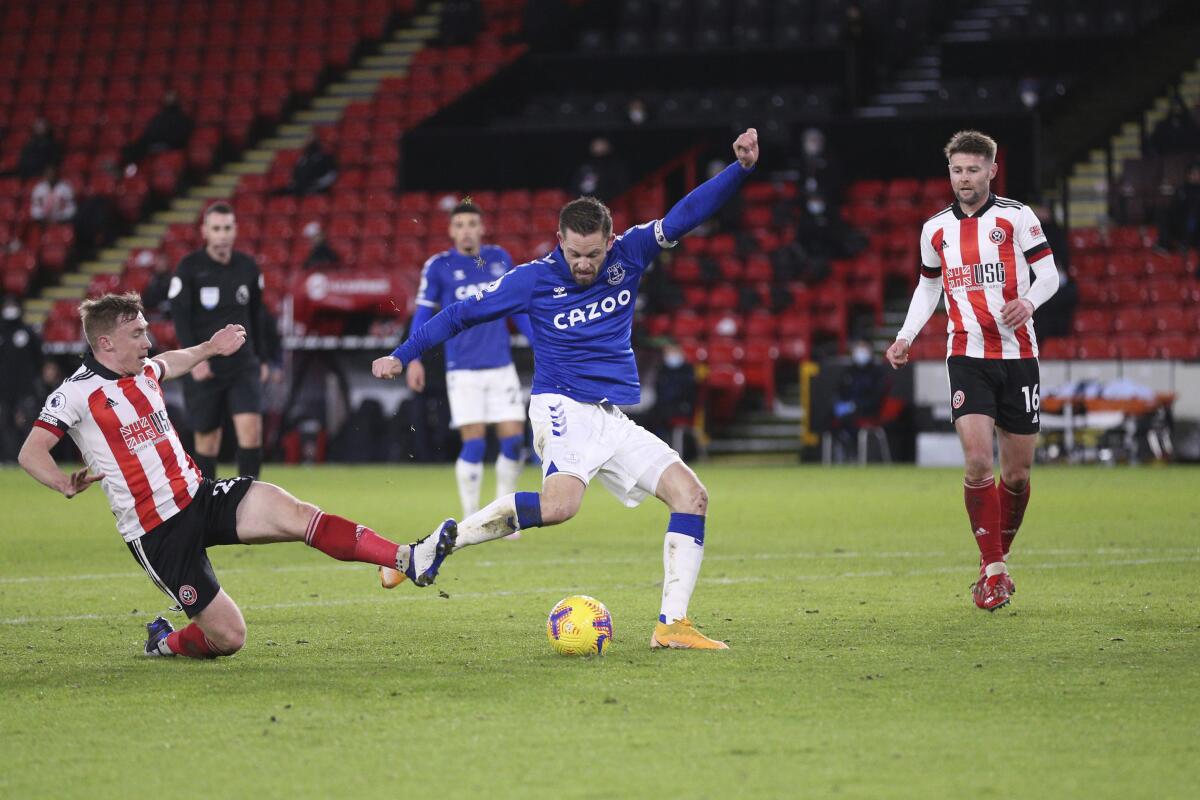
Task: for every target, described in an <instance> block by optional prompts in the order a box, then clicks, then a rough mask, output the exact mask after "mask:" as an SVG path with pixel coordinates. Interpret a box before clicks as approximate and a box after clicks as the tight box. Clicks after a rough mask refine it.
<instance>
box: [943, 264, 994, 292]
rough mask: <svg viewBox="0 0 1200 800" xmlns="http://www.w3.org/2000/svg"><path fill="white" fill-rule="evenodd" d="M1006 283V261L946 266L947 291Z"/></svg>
mask: <svg viewBox="0 0 1200 800" xmlns="http://www.w3.org/2000/svg"><path fill="white" fill-rule="evenodd" d="M1003 285H1004V262H1003V261H995V262H991V263H988V264H964V265H963V266H961V267H947V268H946V291H948V292H952V291H954V290H955V289H966V290H967V291H968V292H974V291H978V290H980V289H986V288H987V287H989V286H1003Z"/></svg>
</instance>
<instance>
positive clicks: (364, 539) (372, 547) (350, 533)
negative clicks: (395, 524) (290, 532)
mask: <svg viewBox="0 0 1200 800" xmlns="http://www.w3.org/2000/svg"><path fill="white" fill-rule="evenodd" d="M304 543H305V544H307V545H308V546H309V547H315V548H316V549H318V550H320V551H321V552H322V553H324V554H325V555H327V556H331V557H333V558H336V559H337V560H338V561H361V562H363V563H364V564H378V565H379V566H381V567H391V568H392V569H395V568H396V556H397V553H398V552H399V550H400V545H398V544H396V543H395V542H392V541H388V540H387V539H385V538H383V537H382V536H380V535H379V534H377V533H375V531H373V530H371V529H370V528H367V527H364V526H362V525H359V524H358V523H356V522H351V521H350V520H348V519H346V518H345V517H339V516H337V515H336V514H326V513H325V512H323V511H318V512H317V513H316V514H314V515H313V518H312V521H310V522H309V523H308V532H307V533H305V535H304Z"/></svg>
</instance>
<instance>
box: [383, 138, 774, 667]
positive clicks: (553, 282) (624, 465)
mask: <svg viewBox="0 0 1200 800" xmlns="http://www.w3.org/2000/svg"><path fill="white" fill-rule="evenodd" d="M733 150H734V154H735V156H736V157H737V161H736V162H734V163H732V164H730V165H729V166H728V167H726V168H725V170H724V171H722V172H721V173H720V174H718V175H717V176H716V177H714V178H712V179H711V180H709V181H707V182H705V183H703V184H701V185H700V186H698V187H696V189H694V190H693V191H692V192H691V193H689V194H688V195H687V196H686V197H684V198H683V199H682V200H681V201H679V203H677V204H676V205H675V206H674V207H673V208H672V209H671V210H670V211H668V212H667V214H666V216H664V217H663V218H662V219H660V220H655V221H652V222H647V223H645V224H644V225H638V226H636V227H633V228H630V229H629V230H627V231H625V233H623V234H621V235H619V236H617V235H614V233H613V230H612V216H611V214H610V213H609V211H608V209H607V208H606V207H605V206H604V204H603V203H601V202H600V201H598V200H596V199H595V198H591V197H581V198H579V199H578V200H573V201H571V202H570V203H567V204H566V205H565V206H563V209H562V211H561V213H560V214H559V225H558V242H559V246H558V247H557V248H556V249H555V250H554V251H553V252H551V253H549V254H548V255H546V256H545V257H544V258H540V259H538V260H537V261H532V262H530V263H527V264H522V265H521V266H519V267H516V268H515V269H513V270H512V271H510V272H508V273H506V274H505V275H504V276H503V277H501V278H499V279H498V280H496V281H495V282H493V283H491V284H490V285H488V286H487V287H485V288H484V289H482V290H481V291H480V292H479V293H478V294H476V295H474V296H472V297H468V298H467V299H465V300H462V301H460V302H457V303H454V304H453V305H450V306H447V307H445V308H443V309H442V310H441V311H440V312H439V313H438V314H437V315H436V316H434V317H433V318H432V319H431V320H430V321H429V322H428V323H426V324H425V325H424V326H422V327H421V328H419V329H415V330H414V331H413V332H412V334H411V335H410V336H409V338H408V340H407V341H405V342H404V343H403V344H402V345H400V347H398V348H396V350H394V351H393V352H392V353H391V354H390V355H386V356H383V357H382V358H379V359H376V360H375V362H374V363H373V364H372V366H371V369H372V372H373V374H374V375H375V376H376V377H378V378H384V379H393V378H395V377H397V376H399V375H400V374H401V373H402V372H403V371H404V368H405V366H406V365H408V364H410V363H412V361H413V360H414V359H416V358H417V357H419V356H420V354H421V353H423V352H424V351H425V350H427V349H428V348H430V347H433V346H435V345H437V344H438V343H440V342H444V341H446V340H447V339H449V338H450V337H452V336H455V335H456V334H458V333H460V332H461V331H464V330H466V329H468V328H471V327H473V326H475V325H479V324H482V323H486V322H489V321H491V320H499V319H503V318H505V317H509V316H512V315H513V314H520V313H527V314H528V315H529V318H530V321H531V323H532V326H533V336H532V338H531V340H530V341H531V342H532V345H533V352H534V357H535V360H536V364H535V367H534V377H533V396H532V397H531V399H530V405H529V419H530V422H531V423H532V425H533V434H534V449H535V450H536V451H537V453H538V455H539V456H540V457H541V460H542V473H543V482H542V491H541V492H516V493H515V494H511V495H507V496H505V497H501V498H499V499H497V500H496V501H494V502H492V503H491V504H490V505H488V506H486V507H485V508H484V509H482V510H481V511H479V512H478V513H475V514H472V515H471V516H469V517H467V518H466V519H464V520H463V521H462V522H461V523H459V526H458V539H457V542H456V544H455V552H457V550H458V549H459V548H462V547H467V546H470V545H473V544H480V543H482V542H486V541H490V540H493V539H498V538H500V537H501V536H506V535H508V534H510V533H512V532H513V531H516V530H524V529H528V528H537V527H542V526H546V525H557V524H559V523H561V522H565V521H567V520H568V519H570V518H571V517H573V516H575V514H576V513H577V512H578V511H579V508H580V505H581V504H582V502H583V493H584V490H585V489H586V488H587V485H588V483H589V482H590V481H591V480H592V479H593V478H598V479H599V481H600V483H602V484H603V485H604V487H605V488H607V489H608V490H609V491H610V492H612V494H613V495H615V496H616V497H617V499H618V500H620V501H621V502H622V503H623V504H624V505H626V506H629V507H634V506H637V505H638V504H639V503H641V502H642V500H644V499H646V498H647V497H649V496H650V495H654V496H655V497H658V498H659V499H660V500H662V501H663V502H664V503H665V504H666V505H667V507H668V508H669V509H670V512H671V515H670V520H669V522H668V524H667V533H666V538H665V541H664V545H663V570H664V576H663V595H662V605H661V607H660V613H659V618H658V623H657V625H656V626H655V628H654V632H653V634H652V635H651V637H650V646H651V647H655V648H657V647H674V648H696V649H705V650H724V649H727V647H728V646H727V645H726V644H725V643H724V642H721V641H718V640H715V639H711V638H709V637H707V636H705V635H704V634H702V633H700V631H698V630H696V628H695V627H694V626H693V625H692V623H691V621H690V619H689V618H688V613H687V611H688V603H689V601H690V599H691V595H692V591H693V589H694V588H695V586H696V579H697V577H698V576H699V574H700V564H701V561H702V560H703V557H704V523H705V515H706V513H707V511H708V493H707V491H706V490H705V488H704V485H703V484H701V483H700V480H699V478H697V477H696V474H695V473H694V472H693V471H692V470H691V469H690V468H689V467H688V466H687V465H686V464H684V463H683V461H682V459H680V457H679V455H678V454H677V453H676V452H675V451H674V450H672V449H671V448H670V447H669V446H668V445H667V444H666V443H665V442H663V441H662V440H661V439H659V438H658V437H657V436H654V435H653V434H652V433H650V432H649V431H647V430H645V429H644V428H642V427H640V426H639V425H637V424H635V423H634V422H633V421H631V420H630V419H629V418H628V417H626V416H625V415H624V414H623V413H622V412H621V410H620V409H619V408H618V407H617V406H620V405H631V404H635V403H637V402H638V401H639V399H640V397H641V384H640V382H639V379H638V373H637V364H636V361H635V359H634V353H633V347H632V345H631V341H630V340H631V334H632V328H633V311H634V301H635V300H636V297H637V290H638V283H639V282H640V280H641V277H642V273H643V272H644V271H645V269H646V267H647V265H649V264H650V262H651V261H653V260H654V258H655V256H657V255H658V253H659V251H660V250H662V249H663V248H669V247H674V246H675V245H676V244H677V242H678V240H679V239H680V238H681V237H682V236H683V235H684V234H686V233H687V232H688V231H690V230H692V229H693V228H695V227H696V226H697V225H699V224H700V223H702V222H703V221H704V220H706V219H708V218H709V217H710V216H712V215H713V214H714V213H716V212H717V210H718V209H720V208H721V206H722V205H723V204H724V203H725V201H727V200H728V199H729V198H730V197H731V196H732V195H733V194H734V193H735V192H737V190H738V188H739V187H740V186H741V184H742V182H743V181H744V180H745V179H746V177H747V176H748V175H749V174H750V173H751V172H752V171H753V169H754V166H755V164H756V163H757V162H758V133H757V131H755V130H754V129H753V128H750V129H748V130H746V131H745V132H744V133H742V134H741V135H740V136H738V137H737V140H736V141H735V142H734V143H733Z"/></svg>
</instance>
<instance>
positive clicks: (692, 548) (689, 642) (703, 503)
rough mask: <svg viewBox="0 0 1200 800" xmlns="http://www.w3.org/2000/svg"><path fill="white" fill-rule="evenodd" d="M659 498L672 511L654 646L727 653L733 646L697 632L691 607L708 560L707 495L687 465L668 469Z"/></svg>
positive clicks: (659, 486) (661, 480) (651, 639)
mask: <svg viewBox="0 0 1200 800" xmlns="http://www.w3.org/2000/svg"><path fill="white" fill-rule="evenodd" d="M657 495H658V497H659V498H660V499H661V500H662V501H663V502H665V503H666V504H667V506H668V507H669V508H670V509H671V519H670V521H669V522H668V524H667V534H666V536H665V537H664V539H663V595H662V606H661V607H660V609H659V615H658V624H656V625H655V626H654V633H653V634H651V636H650V647H652V648H659V647H668V648H678V649H691V650H728V649H729V645H727V644H725V643H724V642H722V641H718V640H717V639H710V638H709V637H707V636H705V635H704V634H703V633H700V631H698V630H696V628H695V626H694V625H693V624H692V621H691V620H690V619H689V618H688V614H687V610H688V603H689V602H690V601H691V598H692V592H693V591H694V590H695V588H696V579H697V578H699V577H700V564H701V563H702V562H703V560H704V521H705V518H704V515H705V514H706V513H707V512H708V492H707V490H705V488H704V484H702V483H700V479H699V478H697V477H696V473H694V472H692V470H691V469H689V468H688V467H687V466H686V465H684V464H683V463H676V464H672V465H671V466H669V467H667V469H666V471H665V472H664V473H663V475H662V477H661V478H660V479H659V482H658V491H657Z"/></svg>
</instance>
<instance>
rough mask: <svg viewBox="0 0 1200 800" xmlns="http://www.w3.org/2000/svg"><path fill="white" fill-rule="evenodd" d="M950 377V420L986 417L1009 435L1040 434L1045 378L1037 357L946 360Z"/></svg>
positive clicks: (959, 358)
mask: <svg viewBox="0 0 1200 800" xmlns="http://www.w3.org/2000/svg"><path fill="white" fill-rule="evenodd" d="M946 371H947V373H949V376H950V418H951V419H952V420H954V421H958V418H959V417H961V416H963V415H965V414H985V415H986V416H989V417H991V418H992V419H994V420H995V421H996V427H998V428H1000V429H1002V430H1006V431H1008V432H1009V433H1019V434H1028V433H1037V432H1038V431H1039V430H1040V429H1041V426H1040V424H1039V414H1038V408H1039V407H1040V405H1041V398H1040V396H1039V394H1038V392H1039V390H1040V386H1039V384H1040V381H1041V378H1040V377H1039V374H1038V360H1037V359H1036V358H972V357H970V356H950V357H949V358H948V359H946Z"/></svg>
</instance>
